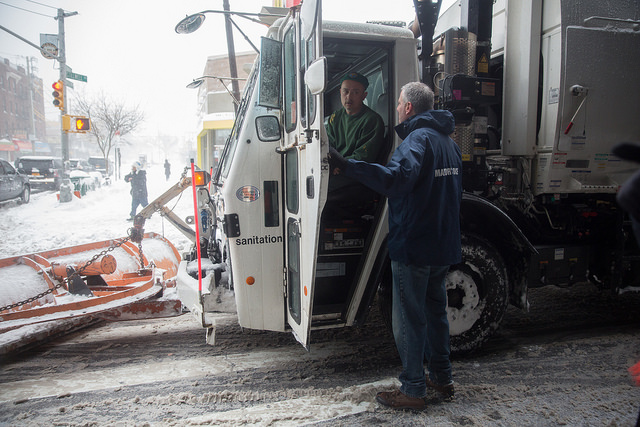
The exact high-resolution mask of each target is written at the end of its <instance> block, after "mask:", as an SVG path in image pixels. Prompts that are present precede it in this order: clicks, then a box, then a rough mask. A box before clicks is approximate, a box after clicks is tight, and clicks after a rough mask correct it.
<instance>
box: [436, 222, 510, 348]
mask: <svg viewBox="0 0 640 427" xmlns="http://www.w3.org/2000/svg"><path fill="white" fill-rule="evenodd" d="M446 284H447V301H448V307H447V318H448V320H449V333H450V336H451V351H452V352H453V353H457V354H463V353H469V352H472V351H474V350H477V349H478V348H480V347H481V346H482V344H483V343H484V342H486V341H487V340H488V339H489V337H491V336H492V335H493V333H494V332H495V331H496V330H497V329H498V326H499V325H500V322H501V321H502V317H503V316H504V313H505V311H506V309H507V304H508V301H509V297H508V280H507V269H506V267H505V263H504V260H503V259H502V256H501V255H500V253H499V252H498V251H497V250H496V249H495V247H494V246H493V245H492V244H491V243H489V242H488V241H487V240H485V239H483V238H481V237H478V236H475V235H463V236H462V263H460V264H457V265H454V266H451V269H450V270H449V274H448V275H447V279H446Z"/></svg>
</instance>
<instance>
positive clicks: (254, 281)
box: [247, 276, 256, 286]
mask: <svg viewBox="0 0 640 427" xmlns="http://www.w3.org/2000/svg"><path fill="white" fill-rule="evenodd" d="M254 283H256V279H254V278H253V277H252V276H249V277H247V285H249V286H251V285H253V284H254Z"/></svg>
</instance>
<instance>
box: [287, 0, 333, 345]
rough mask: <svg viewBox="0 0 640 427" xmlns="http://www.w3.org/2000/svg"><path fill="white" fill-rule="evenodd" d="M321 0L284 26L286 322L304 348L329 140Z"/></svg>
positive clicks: (297, 12)
mask: <svg viewBox="0 0 640 427" xmlns="http://www.w3.org/2000/svg"><path fill="white" fill-rule="evenodd" d="M320 8H321V2H320V0H305V1H304V3H303V4H302V6H301V8H300V9H299V10H295V11H294V13H293V14H292V19H291V20H290V21H289V22H287V23H286V24H285V25H284V26H283V28H282V31H283V38H282V40H283V44H282V76H283V80H282V96H283V98H282V114H283V116H282V117H283V127H284V137H283V139H282V145H281V147H280V150H281V154H282V156H283V166H284V167H283V183H284V185H283V187H284V188H283V193H284V224H283V225H284V236H285V239H284V242H285V292H286V311H287V322H288V324H289V325H290V327H291V330H292V332H293V334H294V336H295V337H296V339H297V340H298V341H299V342H300V343H301V344H302V345H303V346H305V348H308V345H309V332H310V327H311V315H312V309H313V290H314V282H315V270H316V257H317V248H318V236H319V223H320V216H321V213H322V209H323V207H324V202H325V199H326V191H327V190H326V187H327V185H326V182H327V180H328V169H329V168H328V164H327V163H326V157H327V151H328V145H327V144H328V143H327V138H326V135H325V131H324V124H323V121H322V117H323V111H324V106H323V98H322V92H323V91H324V87H325V81H326V78H325V76H326V71H325V70H326V61H325V59H324V58H323V57H322V46H321V44H322V33H321V32H322V22H321V16H320Z"/></svg>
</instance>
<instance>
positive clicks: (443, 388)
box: [425, 375, 455, 399]
mask: <svg viewBox="0 0 640 427" xmlns="http://www.w3.org/2000/svg"><path fill="white" fill-rule="evenodd" d="M425 380H426V382H427V387H428V388H430V389H433V390H435V391H437V392H438V393H440V394H442V395H444V397H446V398H448V399H453V396H454V395H455V388H454V387H453V381H451V382H450V383H449V384H446V385H440V384H436V383H434V382H433V381H431V379H430V378H429V375H427V376H426V378H425Z"/></svg>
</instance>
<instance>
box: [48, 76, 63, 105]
mask: <svg viewBox="0 0 640 427" xmlns="http://www.w3.org/2000/svg"><path fill="white" fill-rule="evenodd" d="M51 87H52V88H53V105H55V106H56V107H58V108H59V109H60V110H64V83H63V82H62V80H58V81H57V82H55V83H54V84H52V85H51Z"/></svg>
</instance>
